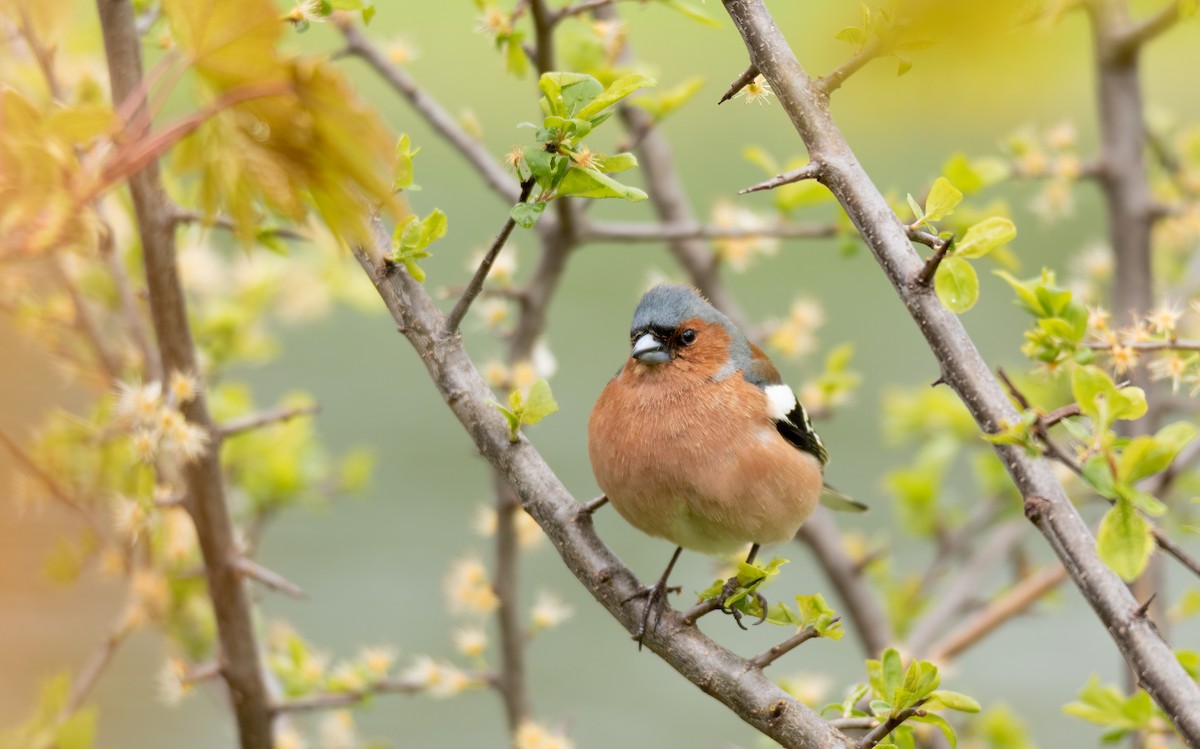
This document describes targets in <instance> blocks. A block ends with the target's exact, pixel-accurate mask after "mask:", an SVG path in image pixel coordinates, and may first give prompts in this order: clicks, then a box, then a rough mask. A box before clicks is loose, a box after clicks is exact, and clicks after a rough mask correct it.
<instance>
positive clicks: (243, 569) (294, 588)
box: [233, 557, 308, 599]
mask: <svg viewBox="0 0 1200 749" xmlns="http://www.w3.org/2000/svg"><path fill="white" fill-rule="evenodd" d="M233 566H234V568H235V569H237V571H238V572H240V573H242V574H243V575H245V576H246V577H248V578H250V579H251V580H254V581H255V582H258V583H262V584H263V585H264V586H266V587H267V588H270V589H271V590H273V591H275V592H276V593H283V594H284V595H287V596H291V597H292V598H299V599H304V598H308V594H307V593H305V592H304V590H303V589H302V588H301V587H300V586H299V585H297V584H295V583H294V582H292V581H291V580H288V579H287V578H286V577H284V576H283V575H281V574H279V573H278V572H275V571H274V570H269V569H267V568H266V567H264V566H262V565H261V564H259V563H258V562H256V561H254V560H253V559H248V558H247V557H238V559H237V561H236V562H234V564H233Z"/></svg>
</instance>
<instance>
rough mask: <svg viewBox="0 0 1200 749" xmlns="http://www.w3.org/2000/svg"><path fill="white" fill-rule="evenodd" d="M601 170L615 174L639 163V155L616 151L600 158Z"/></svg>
mask: <svg viewBox="0 0 1200 749" xmlns="http://www.w3.org/2000/svg"><path fill="white" fill-rule="evenodd" d="M598 161H599V164H600V166H599V170H600V171H601V172H604V173H605V174H615V173H616V172H623V171H625V170H626V169H632V168H633V167H635V166H637V165H638V161H637V157H636V156H634V155H633V154H631V153H615V154H613V155H612V156H602V157H600V158H599V160H598Z"/></svg>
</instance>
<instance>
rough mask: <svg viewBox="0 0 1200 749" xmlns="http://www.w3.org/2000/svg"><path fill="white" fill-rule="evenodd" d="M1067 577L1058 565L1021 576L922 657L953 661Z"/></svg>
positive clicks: (932, 646)
mask: <svg viewBox="0 0 1200 749" xmlns="http://www.w3.org/2000/svg"><path fill="white" fill-rule="evenodd" d="M1066 579H1067V570H1066V568H1064V567H1063V566H1062V565H1061V564H1054V565H1051V566H1049V567H1045V568H1043V569H1042V570H1040V571H1038V572H1035V573H1034V574H1032V575H1029V576H1028V577H1026V578H1023V579H1022V580H1021V581H1020V582H1018V583H1017V584H1016V585H1014V586H1013V587H1012V589H1011V590H1008V591H1006V592H1005V593H1003V594H1001V595H1000V597H999V598H997V599H996V600H994V601H992V602H991V603H989V604H988V605H987V606H986V607H985V608H983V609H982V610H980V611H978V612H976V613H975V614H974V615H972V616H971V618H970V619H968V620H967V621H965V622H963V623H962V624H960V625H959V626H957V627H955V628H954V629H953V630H951V631H950V633H949V634H947V635H946V636H945V637H943V638H942V639H940V640H938V641H937V642H935V643H934V644H933V645H930V646H929V649H928V651H927V653H926V654H925V655H923V656H922V657H923V658H925V659H927V660H931V661H935V662H937V663H941V664H944V663H948V662H950V661H952V660H954V659H955V658H957V657H958V655H959V654H960V653H962V652H963V651H964V650H966V649H967V648H969V647H971V646H972V645H974V644H975V643H977V642H979V641H980V640H982V639H983V638H984V637H986V636H988V635H989V634H991V633H992V632H993V631H994V630H995V629H996V628H997V627H999V626H1000V625H1002V624H1004V623H1005V622H1007V621H1008V620H1009V619H1012V618H1013V617H1015V616H1017V615H1019V614H1022V613H1024V612H1025V611H1027V610H1028V609H1029V607H1030V606H1032V605H1033V604H1034V603H1035V602H1037V601H1038V600H1039V599H1041V598H1042V596H1044V595H1046V594H1047V593H1049V592H1050V591H1052V590H1054V589H1055V588H1057V587H1058V586H1059V584H1061V583H1062V582H1063V581H1064V580H1066Z"/></svg>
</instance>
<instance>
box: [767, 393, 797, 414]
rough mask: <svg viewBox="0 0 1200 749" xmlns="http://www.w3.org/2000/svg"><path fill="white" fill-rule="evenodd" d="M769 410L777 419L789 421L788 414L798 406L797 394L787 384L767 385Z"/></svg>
mask: <svg viewBox="0 0 1200 749" xmlns="http://www.w3.org/2000/svg"><path fill="white" fill-rule="evenodd" d="M763 392H765V393H766V394H767V411H768V412H769V413H770V415H771V418H772V419H774V420H775V421H787V420H788V414H790V413H791V412H792V409H794V408H795V407H796V394H795V393H793V392H792V389H791V388H790V387H788V386H787V385H767V386H766V387H765V388H763Z"/></svg>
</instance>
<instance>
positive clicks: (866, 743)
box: [858, 700, 925, 749]
mask: <svg viewBox="0 0 1200 749" xmlns="http://www.w3.org/2000/svg"><path fill="white" fill-rule="evenodd" d="M924 702H925V700H921V703H919V704H917V705H914V706H913V707H907V708H905V709H903V710H901V711H900V712H898V713H896V714H895V715H892V716H889V717H888V719H887V720H885V721H884V722H882V723H880V724H879V725H877V726H875V727H874V728H872V729H871V731H870V733H868V734H867V735H866V736H863V738H862V741H860V742H859V744H858V749H871V747H873V746H875V745H876V744H878V743H879V742H880V741H883V739H884V737H885V736H887V735H888V734H889V733H891V732H892V731H894V730H896V728H897V726H899V725H900V724H901V723H903V722H904V721H906V720H908V719H909V718H911V717H913V716H915V715H924V714H925V711H924V710H922V709H921V704H923V703H924Z"/></svg>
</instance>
